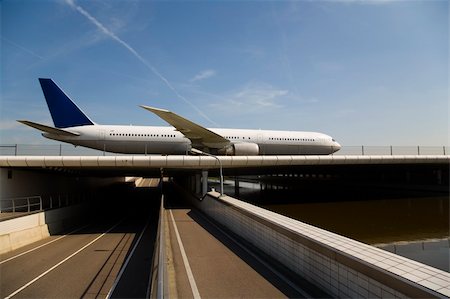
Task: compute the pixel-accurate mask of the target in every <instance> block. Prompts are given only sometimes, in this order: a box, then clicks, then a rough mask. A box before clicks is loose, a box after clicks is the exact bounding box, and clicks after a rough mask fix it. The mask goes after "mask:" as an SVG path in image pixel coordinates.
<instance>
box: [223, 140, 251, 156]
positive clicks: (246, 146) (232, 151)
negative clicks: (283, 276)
mask: <svg viewBox="0 0 450 299" xmlns="http://www.w3.org/2000/svg"><path fill="white" fill-rule="evenodd" d="M219 154H222V155H227V156H257V155H259V146H258V145H257V144H256V143H248V142H242V143H234V144H232V145H230V146H228V147H227V148H225V149H224V150H223V151H220V152H219Z"/></svg>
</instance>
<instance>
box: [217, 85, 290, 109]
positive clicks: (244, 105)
mask: <svg viewBox="0 0 450 299" xmlns="http://www.w3.org/2000/svg"><path fill="white" fill-rule="evenodd" d="M288 94H289V91H288V90H286V89H280V88H276V87H274V86H272V85H270V84H265V83H250V84H247V85H245V86H243V87H242V88H240V89H239V90H237V91H234V92H231V93H229V94H227V95H222V96H220V98H221V100H220V101H218V102H216V103H211V104H210V106H211V107H213V108H214V109H220V110H222V111H229V112H233V113H236V112H242V113H255V112H260V111H267V109H275V108H282V107H283V104H282V102H283V100H285V99H286V98H287V96H288Z"/></svg>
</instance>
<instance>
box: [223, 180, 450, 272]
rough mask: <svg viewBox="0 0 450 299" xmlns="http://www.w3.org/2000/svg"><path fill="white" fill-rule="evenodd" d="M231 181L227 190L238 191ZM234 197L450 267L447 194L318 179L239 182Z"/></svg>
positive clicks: (431, 263)
mask: <svg viewBox="0 0 450 299" xmlns="http://www.w3.org/2000/svg"><path fill="white" fill-rule="evenodd" d="M227 183H228V184H227V185H228V187H227V188H226V191H225V193H227V194H230V195H235V194H234V191H235V190H234V189H235V188H234V182H233V181H228V182H227ZM263 189H264V188H263ZM236 197H237V198H239V199H241V200H245V201H248V202H251V203H253V204H255V205H258V206H261V207H263V208H266V209H268V210H271V211H274V212H277V213H279V214H282V215H285V216H288V217H291V218H294V219H297V220H300V221H302V222H305V223H309V224H312V225H314V226H317V227H320V228H323V229H326V230H329V231H332V232H335V233H337V234H340V235H343V236H346V237H350V238H352V239H355V240H358V241H361V242H364V243H367V244H370V245H373V246H376V247H379V248H382V249H384V250H388V251H391V252H394V253H396V254H399V255H402V256H405V257H408V258H411V259H413V260H416V261H419V262H422V263H425V264H428V265H430V266H433V267H435V268H438V269H441V270H444V271H447V272H449V268H450V266H449V264H450V263H449V257H450V238H449V196H448V194H445V193H439V192H424V191H420V192H417V191H410V190H402V189H390V188H379V187H375V186H360V187H356V188H348V187H342V186H341V187H339V186H332V185H331V186H330V185H328V186H325V187H323V186H322V187H321V186H319V185H317V186H315V185H314V184H311V185H308V186H306V187H300V188H298V186H297V188H294V189H288V188H279V187H276V186H275V187H274V186H272V187H271V188H270V189H267V188H266V189H265V190H262V189H261V185H260V183H248V182H240V189H239V194H238V195H236Z"/></svg>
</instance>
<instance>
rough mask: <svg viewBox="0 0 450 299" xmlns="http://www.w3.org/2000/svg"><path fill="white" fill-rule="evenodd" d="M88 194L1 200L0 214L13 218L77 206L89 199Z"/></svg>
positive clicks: (34, 196) (35, 196)
mask: <svg viewBox="0 0 450 299" xmlns="http://www.w3.org/2000/svg"><path fill="white" fill-rule="evenodd" d="M91 197H92V195H89V194H50V195H45V196H42V195H33V196H23V197H12V198H1V199H0V213H2V214H9V215H11V216H12V217H14V215H15V214H17V213H21V214H23V213H32V212H36V211H44V210H51V209H56V208H61V207H67V206H70V205H74V204H78V203H81V202H84V201H86V200H87V199H89V198H91Z"/></svg>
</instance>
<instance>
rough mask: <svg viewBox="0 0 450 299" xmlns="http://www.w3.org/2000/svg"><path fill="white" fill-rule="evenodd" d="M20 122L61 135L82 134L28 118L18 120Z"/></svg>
mask: <svg viewBox="0 0 450 299" xmlns="http://www.w3.org/2000/svg"><path fill="white" fill-rule="evenodd" d="M18 122H20V123H22V124H24V125H27V126H29V127H32V128H35V129H38V130H40V131H43V132H46V133H50V134H53V135H60V136H79V135H80V134H78V133H73V132H69V131H66V130H63V129H58V128H53V127H49V126H46V125H41V124H38V123H34V122H32V121H28V120H18Z"/></svg>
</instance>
